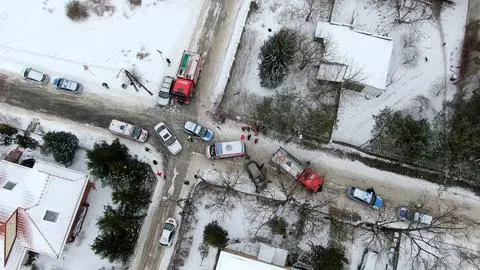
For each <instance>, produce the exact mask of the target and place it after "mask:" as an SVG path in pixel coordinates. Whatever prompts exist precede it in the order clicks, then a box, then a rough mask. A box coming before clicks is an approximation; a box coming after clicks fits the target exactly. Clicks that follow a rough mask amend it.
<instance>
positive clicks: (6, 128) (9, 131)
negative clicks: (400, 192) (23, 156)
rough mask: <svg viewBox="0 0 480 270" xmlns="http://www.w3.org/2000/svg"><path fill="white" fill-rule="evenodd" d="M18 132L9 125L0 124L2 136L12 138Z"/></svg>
mask: <svg viewBox="0 0 480 270" xmlns="http://www.w3.org/2000/svg"><path fill="white" fill-rule="evenodd" d="M17 132H18V131H17V129H16V128H14V127H11V126H9V125H7V124H0V134H3V135H7V136H12V135H14V134H17Z"/></svg>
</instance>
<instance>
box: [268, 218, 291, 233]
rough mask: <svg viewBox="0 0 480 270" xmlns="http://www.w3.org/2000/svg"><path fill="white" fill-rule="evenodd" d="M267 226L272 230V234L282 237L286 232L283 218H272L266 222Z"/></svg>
mask: <svg viewBox="0 0 480 270" xmlns="http://www.w3.org/2000/svg"><path fill="white" fill-rule="evenodd" d="M268 226H269V227H270V229H272V233H273V234H282V235H284V234H285V233H286V232H287V222H285V219H284V218H283V217H281V218H279V217H274V218H272V219H271V220H269V221H268Z"/></svg>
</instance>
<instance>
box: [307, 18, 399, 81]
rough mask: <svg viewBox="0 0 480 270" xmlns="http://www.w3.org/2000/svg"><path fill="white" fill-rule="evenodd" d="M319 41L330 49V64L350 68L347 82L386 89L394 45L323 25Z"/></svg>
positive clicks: (319, 28) (348, 29)
mask: <svg viewBox="0 0 480 270" xmlns="http://www.w3.org/2000/svg"><path fill="white" fill-rule="evenodd" d="M315 37H316V38H322V39H323V40H324V42H325V45H326V50H327V52H326V59H325V60H326V61H328V62H335V63H340V64H345V65H347V66H348V69H347V72H346V76H345V79H349V80H351V81H353V82H356V83H359V84H362V85H366V86H371V87H374V88H377V89H385V84H386V82H387V74H388V67H389V65H390V57H391V56H392V50H393V42H392V40H391V39H389V38H385V37H381V36H376V35H373V34H370V33H366V32H360V31H357V30H355V29H353V28H352V27H350V26H345V25H339V24H335V23H328V22H319V23H317V29H316V30H315Z"/></svg>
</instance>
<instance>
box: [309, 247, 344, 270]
mask: <svg viewBox="0 0 480 270" xmlns="http://www.w3.org/2000/svg"><path fill="white" fill-rule="evenodd" d="M312 253H313V255H312V265H313V269H315V270H342V269H343V265H344V264H345V263H348V260H347V259H346V258H345V252H344V251H343V250H341V249H339V248H336V247H333V246H330V247H328V248H324V247H322V246H313V247H312Z"/></svg>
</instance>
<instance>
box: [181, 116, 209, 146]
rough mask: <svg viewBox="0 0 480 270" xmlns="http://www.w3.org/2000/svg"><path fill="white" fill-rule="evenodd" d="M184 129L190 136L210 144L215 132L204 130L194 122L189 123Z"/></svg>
mask: <svg viewBox="0 0 480 270" xmlns="http://www.w3.org/2000/svg"><path fill="white" fill-rule="evenodd" d="M183 128H184V129H185V132H187V133H188V134H190V135H193V136H196V137H200V139H202V140H203V141H206V142H209V141H211V140H212V138H213V131H211V130H210V129H208V128H204V127H202V126H200V125H199V124H197V123H194V122H192V121H187V122H186V123H185V125H184V126H183Z"/></svg>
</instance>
